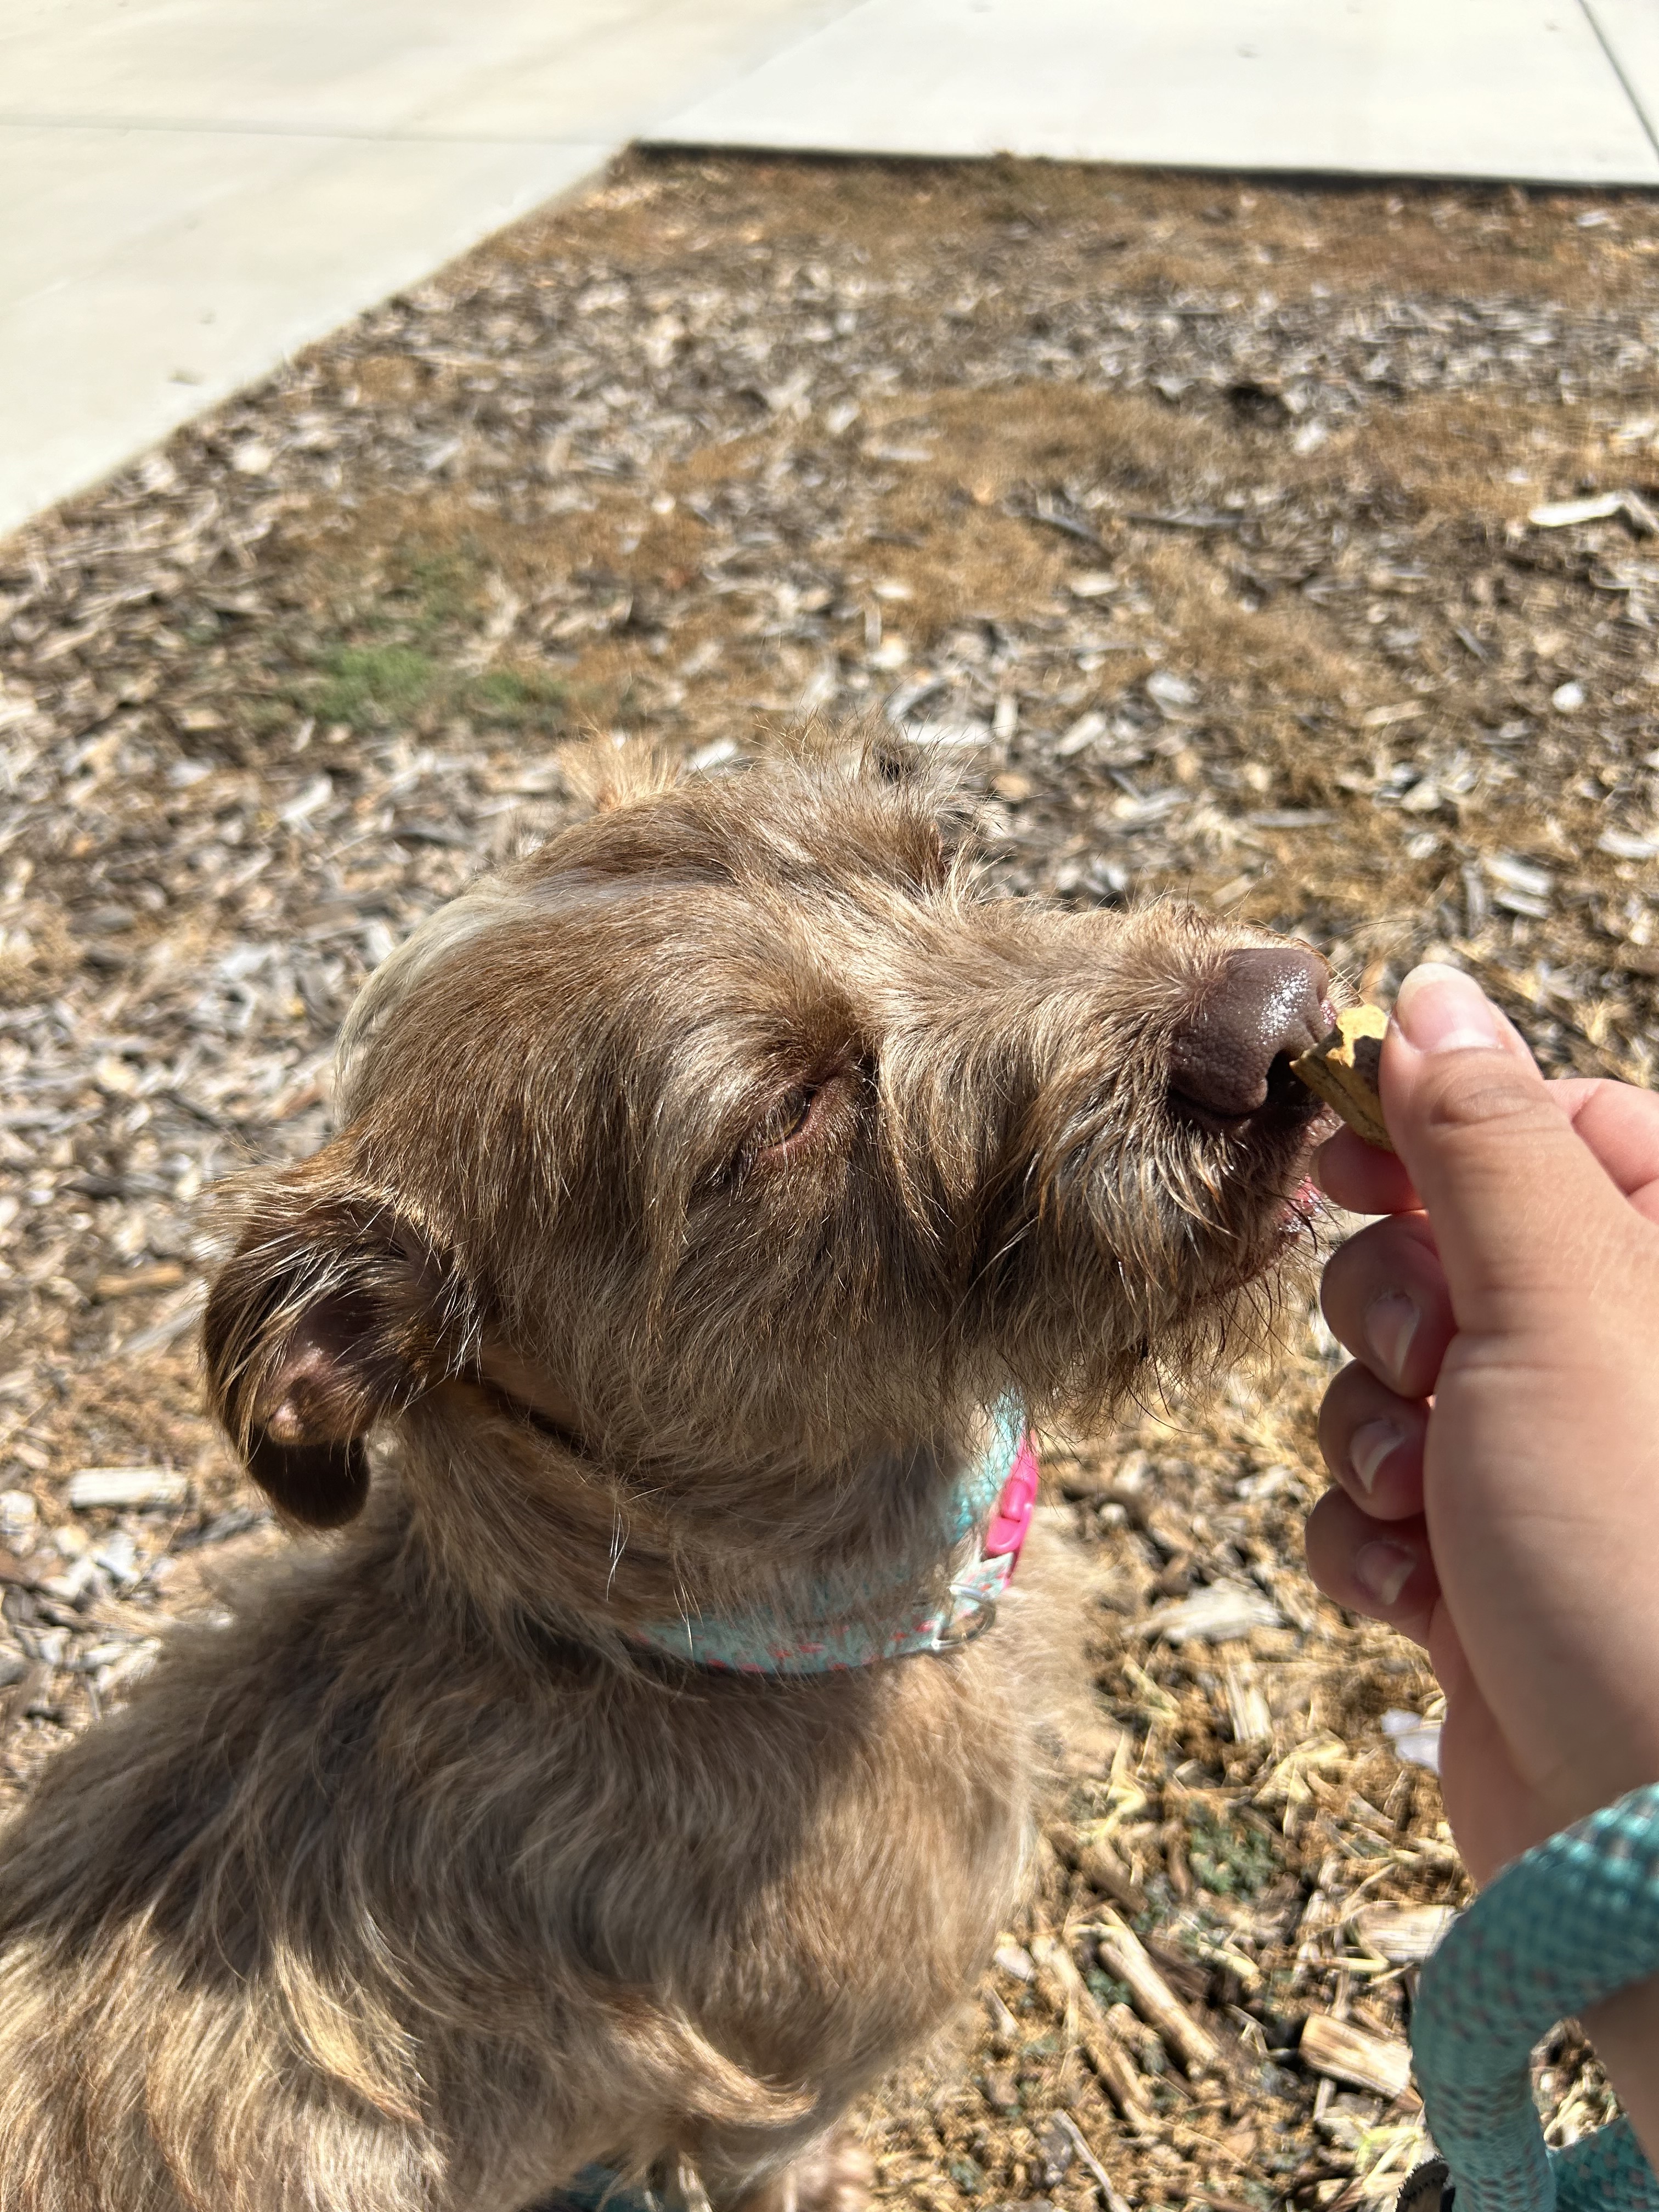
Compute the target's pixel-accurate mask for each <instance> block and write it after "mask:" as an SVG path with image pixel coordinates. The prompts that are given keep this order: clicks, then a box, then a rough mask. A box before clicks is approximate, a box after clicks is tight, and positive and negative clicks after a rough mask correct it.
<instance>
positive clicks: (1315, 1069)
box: [1291, 1006, 1394, 1152]
mask: <svg viewBox="0 0 1659 2212" xmlns="http://www.w3.org/2000/svg"><path fill="white" fill-rule="evenodd" d="M1388 1026H1389V1018H1388V1016H1387V1014H1386V1013H1384V1012H1383V1009H1382V1007H1381V1006H1350V1007H1349V1008H1348V1010H1347V1012H1346V1013H1341V1014H1339V1015H1338V1016H1337V1018H1336V1027H1335V1028H1334V1030H1332V1031H1331V1033H1330V1035H1329V1036H1328V1037H1322V1039H1321V1040H1320V1042H1318V1043H1317V1044H1316V1045H1315V1047H1314V1048H1313V1049H1312V1051H1311V1052H1304V1054H1303V1055H1302V1057H1301V1059H1300V1060H1292V1061H1291V1074H1292V1075H1294V1076H1297V1077H1298V1078H1299V1079H1300V1080H1301V1081H1302V1082H1304V1083H1305V1084H1306V1085H1307V1086H1308V1088H1309V1090H1310V1091H1314V1092H1315V1093H1316V1095H1317V1096H1318V1097H1321V1098H1322V1099H1323V1100H1324V1101H1325V1103H1326V1104H1327V1105H1328V1106H1334V1107H1335V1109H1336V1110H1337V1112H1338V1113H1339V1114H1340V1115H1341V1116H1342V1118H1343V1120H1344V1121H1346V1123H1347V1125H1348V1127H1350V1128H1351V1129H1352V1130H1354V1131H1355V1132H1356V1133H1358V1135H1359V1136H1362V1137H1363V1138H1364V1139H1365V1142H1366V1143H1367V1144H1368V1145H1375V1146H1376V1147H1377V1148H1378V1150H1379V1151H1382V1152H1392V1151H1393V1150H1394V1146H1392V1145H1391V1144H1390V1143H1389V1132H1388V1129H1387V1127H1385V1126H1384V1123H1383V1101H1382V1098H1381V1097H1380V1095H1379V1093H1378V1091H1377V1082H1376V1078H1377V1071H1378V1069H1379V1068H1380V1066H1382V1061H1383V1036H1384V1035H1385V1034H1386V1032H1387V1030H1388Z"/></svg>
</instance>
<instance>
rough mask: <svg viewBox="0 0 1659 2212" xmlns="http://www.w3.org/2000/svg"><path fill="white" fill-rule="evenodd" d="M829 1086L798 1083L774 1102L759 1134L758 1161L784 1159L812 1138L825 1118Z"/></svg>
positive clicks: (756, 1139)
mask: <svg viewBox="0 0 1659 2212" xmlns="http://www.w3.org/2000/svg"><path fill="white" fill-rule="evenodd" d="M828 1090H829V1085H828V1084H827V1083H824V1082H822V1081H820V1082H816V1083H798V1084H797V1085H795V1086H794V1088H793V1090H791V1091H785V1092H784V1094H783V1096H782V1097H781V1098H777V1099H775V1100H774V1101H773V1103H772V1104H771V1106H770V1107H769V1109H767V1113H766V1117H765V1119H764V1120H763V1121H762V1122H761V1125H760V1127H758V1128H757V1130H756V1132H755V1135H754V1141H753V1152H754V1156H755V1158H757V1159H767V1158H782V1157H783V1155H784V1154H785V1153H787V1152H790V1151H791V1150H792V1149H793V1147H794V1146H797V1145H799V1143H800V1142H801V1141H802V1140H803V1139H805V1138H806V1137H808V1136H810V1135H811V1131H812V1128H813V1125H814V1123H815V1122H817V1121H819V1120H820V1119H821V1118H822V1115H823V1099H824V1096H825V1093H826V1091H828Z"/></svg>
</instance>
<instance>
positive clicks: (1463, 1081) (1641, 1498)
mask: <svg viewBox="0 0 1659 2212" xmlns="http://www.w3.org/2000/svg"><path fill="white" fill-rule="evenodd" d="M1382 1090H1383V1108H1384V1111H1385V1113H1386V1115H1387V1117H1388V1123H1389V1132H1390V1133H1391V1135H1392V1137H1393V1139H1394V1141H1395V1145H1396V1146H1397V1147H1398V1150H1399V1155H1400V1157H1399V1158H1397V1159H1395V1158H1389V1156H1388V1155H1387V1154H1384V1153H1382V1152H1373V1151H1371V1150H1370V1148H1369V1147H1367V1146H1364V1145H1362V1144H1361V1143H1360V1142H1359V1140H1358V1139H1357V1138H1355V1137H1353V1136H1352V1135H1351V1134H1350V1133H1347V1132H1344V1133H1341V1134H1340V1135H1339V1136H1337V1137H1335V1138H1334V1139H1332V1140H1331V1142H1330V1143H1329V1144H1328V1145H1327V1146H1325V1148H1324V1150H1323V1152H1322V1155H1321V1159H1320V1176H1321V1180H1322V1182H1323V1184H1324V1186H1325V1188H1326V1189H1327V1191H1328V1193H1329V1194H1330V1195H1331V1196H1332V1197H1333V1198H1334V1199H1335V1200H1337V1201H1338V1202H1339V1203H1340V1204H1341V1205H1344V1206H1350V1207H1352V1208H1353V1209H1354V1210H1355V1211H1357V1212H1373V1213H1383V1214H1384V1215H1386V1216H1387V1217H1388V1218H1385V1219H1383V1220H1382V1221H1378V1222H1375V1223H1373V1224H1372V1225H1370V1227H1368V1228H1366V1229H1365V1230H1364V1231H1361V1232H1360V1234H1359V1235H1358V1236H1357V1237H1354V1238H1352V1241H1351V1242H1350V1243H1347V1244H1346V1245H1344V1246H1343V1247H1342V1248H1341V1249H1340V1251H1338V1252H1337V1253H1335V1254H1334V1255H1333V1257H1332V1259H1331V1261H1330V1262H1329V1264H1328V1267H1327V1268H1326V1271H1325V1287H1324V1306H1325V1312H1326V1315H1327V1317H1328V1320H1329V1322H1330V1325H1331V1327H1332V1328H1333V1329H1334V1332H1335V1334H1336V1335H1337V1336H1338V1338H1339V1339H1340V1340H1341V1341H1342V1342H1343V1343H1344V1344H1345V1345H1346V1346H1348V1348H1349V1349H1350V1350H1351V1351H1352V1352H1353V1353H1354V1354H1355V1362H1354V1364H1353V1365H1352V1366H1350V1367H1347V1368H1345V1369H1344V1370H1343V1371H1342V1372H1341V1374H1340V1375H1339V1376H1337V1378H1336V1380H1335V1381H1334V1383H1332V1385H1331V1387H1330V1389H1329V1390H1328V1393H1327V1394H1326V1398H1325V1404H1324V1408H1323V1411H1322V1417H1321V1421H1320V1442H1321V1445H1322V1449H1323V1451H1324V1454H1325V1457H1326V1460H1327V1462H1328V1465H1329V1467H1330V1468H1331V1471H1332V1473H1333V1474H1334V1476H1335V1477H1336V1481H1337V1485H1338V1487H1336V1488H1334V1489H1333V1490H1332V1491H1331V1492H1328V1494H1327V1495H1326V1497H1325V1498H1322V1500H1321V1501H1320V1503H1319V1504H1318V1505H1317V1506H1316V1508H1315V1510H1314V1512H1313V1514H1312V1516H1310V1522H1309V1528H1308V1557H1309V1563H1310V1567H1311V1569H1312V1571H1313V1573H1314V1577H1315V1578H1316V1581H1317V1582H1318V1583H1319V1584H1320V1586H1321V1588H1322V1589H1324V1590H1326V1591H1327V1592H1328V1595H1331V1596H1333V1597H1334V1598H1336V1599H1337V1600H1338V1601H1340V1602H1341V1603H1342V1604H1344V1605H1347V1606H1351V1607H1353V1608H1354V1609H1355V1610H1356V1611H1358V1612H1361V1613H1370V1614H1371V1615H1372V1616H1374V1617H1375V1618H1376V1619H1378V1620H1387V1621H1389V1622H1392V1623H1393V1624H1394V1625H1395V1626H1396V1627H1399V1628H1401V1629H1402V1630H1404V1631H1405V1632H1407V1634H1408V1635H1411V1636H1413V1637H1415V1638H1417V1639H1418V1640H1419V1642H1421V1643H1423V1644H1426V1646H1427V1647H1428V1650H1429V1655H1430V1657H1431V1661H1432V1662H1433V1665H1434V1668H1435V1672H1436V1674H1437V1675H1438V1677H1439V1679H1440V1682H1441V1686H1442V1687H1443V1690H1444V1691H1445V1692H1446V1699H1447V1714H1446V1724H1445V1729H1444V1731H1443V1735H1442V1739H1441V1776H1442V1782H1443V1788H1444V1791H1445V1798H1446V1807H1447V1811H1448V1814H1449V1817H1450V1820H1451V1823H1452V1826H1453V1830H1454V1832H1455V1835H1456V1837H1457V1840H1458V1844H1459V1848H1460V1849H1461V1850H1462V1854H1463V1857H1464V1858H1465V1861H1466V1862H1467V1863H1468V1865H1469V1867H1470V1869H1471V1870H1472V1871H1473V1872H1474V1874H1475V1875H1477V1877H1478V1878H1480V1879H1481V1880H1485V1879H1486V1878H1487V1877H1488V1876H1489V1875H1491V1874H1492V1873H1493V1872H1494V1871H1495V1870H1496V1869H1498V1867H1499V1866H1501V1865H1502V1864H1504V1863H1505V1862H1506V1861H1507V1860H1509V1859H1511V1858H1513V1857H1516V1856H1517V1855H1518V1854H1519V1853H1520V1852H1522V1850H1526V1849H1527V1848H1528V1846H1529V1845H1531V1844H1534V1843H1536V1842H1538V1841H1540V1840H1541V1838H1544V1837H1545V1836H1547V1835H1550V1834H1553V1832H1555V1831H1556V1830H1557V1829H1559V1828H1560V1827H1562V1826H1565V1825H1566V1824H1567V1823H1568V1822H1570V1821H1571V1820H1576V1819H1577V1818H1579V1817H1580V1816H1581V1815H1582V1814H1585V1813H1588V1812H1590V1811H1592V1810H1594V1809H1595V1807H1597V1806H1598V1805H1602V1804H1606V1803H1607V1802H1610V1801H1611V1800H1612V1799H1613V1798H1615V1797H1617V1796H1620V1795H1622V1794H1623V1792H1625V1791H1626V1790H1630V1789H1632V1788H1634V1787H1636V1786H1637V1785H1638V1784H1642V1783H1646V1782H1653V1781H1656V1780H1659V1097H1656V1096H1654V1095H1653V1094H1650V1093H1649V1092H1645V1091H1637V1090H1634V1089H1632V1088H1630V1087H1628V1086H1626V1085H1620V1084H1613V1083H1599V1082H1566V1083H1552V1084H1547V1083H1546V1082H1545V1081H1544V1079H1543V1078H1542V1077H1541V1075H1540V1074H1539V1073H1538V1071H1537V1069H1536V1067H1535V1066H1534V1064H1533V1061H1532V1059H1531V1057H1530V1055H1529V1054H1528V1052H1527V1049H1526V1048H1525V1046H1524V1045H1523V1044H1522V1042H1521V1040H1520V1038H1519V1037H1518V1036H1516V1033H1515V1031H1514V1030H1512V1029H1511V1028H1510V1025H1509V1024H1507V1023H1506V1022H1505V1021H1504V1019H1503V1017H1502V1016H1501V1015H1499V1014H1498V1012H1496V1010H1495V1009H1493V1008H1492V1006H1490V1005H1489V1004H1488V1002H1487V1001H1486V999H1485V998H1484V997H1483V996H1482V994H1480V990H1479V989H1478V988H1477V987H1476V986H1475V985H1474V983H1473V982H1472V981H1470V980H1469V979H1468V977H1467V976H1464V975H1460V974H1459V973H1458V972H1457V971H1455V969H1446V968H1440V967H1436V966H1426V967H1423V968H1419V969H1416V970H1414V971H1413V974H1412V975H1409V976H1407V979H1406V981H1405V982H1404V984H1403V985H1402V986H1401V991H1400V995H1399V999H1398V1001H1397V1003H1396V1005H1395V1019H1394V1022H1393V1024H1391V1025H1390V1029H1389V1036H1388V1038H1387V1041H1386V1042H1385V1044H1384V1047H1383V1067H1382ZM1396 1438H1397V1441H1396V1440H1395V1439H1396Z"/></svg>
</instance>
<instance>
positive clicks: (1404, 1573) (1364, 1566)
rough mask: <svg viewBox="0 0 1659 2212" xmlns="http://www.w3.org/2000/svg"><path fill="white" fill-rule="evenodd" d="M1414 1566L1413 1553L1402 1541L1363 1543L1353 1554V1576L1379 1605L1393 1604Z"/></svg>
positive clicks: (1409, 1578)
mask: <svg viewBox="0 0 1659 2212" xmlns="http://www.w3.org/2000/svg"><path fill="white" fill-rule="evenodd" d="M1416 1567H1417V1554H1416V1553H1415V1552H1408V1551H1407V1549H1406V1547H1405V1546H1404V1545H1403V1544H1367V1545H1365V1546H1364V1547H1363V1548H1362V1549H1361V1550H1360V1551H1359V1552H1358V1553H1357V1554H1356V1555H1355V1558H1354V1563H1353V1571H1354V1579H1355V1580H1356V1581H1357V1582H1358V1584H1359V1587H1360V1588H1361V1589H1363V1590H1364V1592H1365V1594H1366V1595H1367V1596H1368V1597H1374V1598H1375V1599H1376V1602H1377V1603H1378V1604H1379V1605H1393V1604H1394V1603H1395V1601H1396V1600H1397V1599H1398V1597H1399V1595H1400V1593H1401V1590H1402V1589H1405V1587H1406V1585H1407V1583H1408V1582H1409V1581H1410V1580H1411V1578H1412V1576H1413V1573H1414V1572H1415V1571H1416Z"/></svg>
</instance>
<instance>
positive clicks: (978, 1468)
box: [633, 1400, 1037, 1674]
mask: <svg viewBox="0 0 1659 2212" xmlns="http://www.w3.org/2000/svg"><path fill="white" fill-rule="evenodd" d="M1036 1487H1037V1455H1036V1438H1035V1437H1033V1435H1032V1434H1031V1432H1030V1430H1029V1429H1028V1428H1027V1426H1026V1424H1025V1416H1024V1413H1023V1412H1022V1411H1021V1409H1020V1408H1019V1407H1018V1406H1017V1405H1016V1404H1015V1403H1014V1402H1013V1401H1012V1400H1005V1401H1003V1403H1002V1404H1001V1405H1000V1406H999V1407H996V1409H995V1410H994V1413H992V1415H991V1439H990V1442H989V1443H987V1446H986V1449H985V1450H984V1452H983V1453H982V1454H981V1456H980V1457H979V1458H978V1459H977V1460H975V1461H974V1462H972V1463H971V1464H970V1465H969V1467H968V1468H966V1469H965V1470H964V1472H963V1476H962V1479H961V1480H960V1482H959V1483H958V1484H957V1488H956V1491H955V1492H954V1494H953V1496H952V1498H951V1507H950V1511H949V1513H948V1515H947V1516H946V1520H945V1526H944V1528H942V1529H941V1530H940V1542H939V1550H940V1553H941V1554H942V1555H945V1556H947V1557H948V1556H951V1555H952V1554H954V1553H957V1552H958V1551H960V1550H962V1549H963V1547H970V1549H969V1556H968V1557H967V1559H966V1560H965V1561H964V1563H963V1565H961V1566H960V1567H959V1568H958V1569H957V1571H956V1572H955V1573H954V1574H953V1575H952V1576H951V1581H950V1583H949V1586H948V1588H947V1589H946V1592H945V1599H944V1601H943V1602H942V1603H941V1604H939V1605H938V1606H936V1607H933V1609H931V1610H929V1611H925V1612H921V1613H917V1612H914V1611H907V1612H904V1613H900V1614H899V1615H897V1616H896V1618H894V1619H891V1620H889V1621H888V1622H886V1623H885V1625H882V1624H881V1623H879V1622H872V1620H871V1611H872V1608H871V1607H870V1606H869V1605H868V1603H867V1602H864V1603H860V1605H859V1606H857V1607H856V1608H849V1607H848V1605H847V1604H846V1602H845V1600H844V1596H843V1598H842V1602H841V1603H839V1604H838V1603H837V1602H836V1592H835V1591H834V1590H833V1589H829V1588H828V1587H820V1589H818V1590H817V1592H816V1593H815V1594H814V1605H813V1611H812V1617H811V1619H810V1620H805V1621H798V1620H789V1621H785V1620H776V1619H772V1618H769V1617H766V1616H763V1615H761V1614H748V1615H744V1614H739V1615H738V1616H736V1617H735V1618H733V1619H731V1620H720V1619H719V1618H711V1617H710V1616H709V1615H708V1614H706V1613H694V1614H691V1615H690V1617H689V1618H687V1619H685V1620H672V1621H659V1622H653V1624H652V1625H651V1626H649V1627H648V1628H640V1629H635V1631H634V1632H633V1634H634V1638H635V1642H637V1643H641V1644H648V1645H650V1647H651V1648H652V1649H653V1650H656V1651H661V1652H664V1653H665V1654H667V1655H668V1656H670V1657H671V1658H675V1659H681V1660H684V1661H687V1662H689V1663H690V1665H692V1666H694V1667H708V1668H713V1669H714V1670H715V1671H716V1672H718V1673H721V1674H837V1673H841V1672H843V1671H845V1670H846V1669H848V1668H854V1667H873V1666H874V1665H875V1664H876V1663H877V1662H878V1661H879V1660H884V1659H904V1658H908V1657H910V1656H913V1655H915V1654H916V1653H919V1652H927V1651H950V1650H954V1649H955V1648H956V1647H957V1645H958V1644H969V1643H971V1642H972V1641H973V1639H974V1638H975V1637H976V1636H979V1635H981V1634H982V1633H983V1632H984V1631H985V1630H986V1629H987V1628H988V1627H989V1626H991V1623H992V1622H993V1621H994V1620H995V1618H996V1609H997V1601H998V1599H999V1598H1000V1596H1001V1595H1002V1594H1003V1592H1004V1590H1006V1589H1007V1587H1008V1583H1009V1579H1010V1577H1012V1574H1013V1571H1014V1566H1015V1563H1016V1561H1017V1560H1018V1558H1019V1550H1020V1546H1021V1545H1022V1544H1023V1543H1024V1541H1025V1532H1026V1529H1027V1528H1028V1527H1029V1526H1030V1519H1031V1509H1032V1506H1033V1504H1035V1502H1036Z"/></svg>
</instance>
